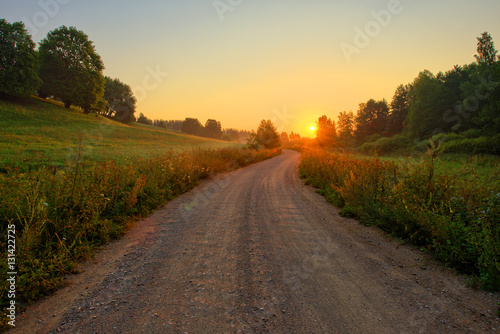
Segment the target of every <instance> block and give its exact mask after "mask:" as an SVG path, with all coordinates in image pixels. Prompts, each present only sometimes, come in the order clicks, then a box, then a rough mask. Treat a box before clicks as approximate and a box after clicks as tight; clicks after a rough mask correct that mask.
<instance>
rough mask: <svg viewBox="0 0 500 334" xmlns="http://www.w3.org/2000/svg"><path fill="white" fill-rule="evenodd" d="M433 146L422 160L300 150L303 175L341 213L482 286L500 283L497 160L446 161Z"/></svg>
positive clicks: (495, 286) (497, 286) (493, 287)
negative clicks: (487, 163) (483, 163)
mask: <svg viewBox="0 0 500 334" xmlns="http://www.w3.org/2000/svg"><path fill="white" fill-rule="evenodd" d="M436 153H437V148H436V147H431V148H430V150H429V152H428V153H427V154H426V155H425V156H424V157H423V159H422V160H421V161H420V162H415V160H409V159H408V160H407V161H382V160H380V159H375V158H373V159H368V158H366V157H357V156H355V155H346V154H336V153H328V152H325V151H321V150H305V151H303V156H302V161H301V163H300V172H301V175H302V176H303V177H304V178H306V181H307V182H308V183H310V184H312V185H314V186H315V187H318V188H319V189H320V190H319V192H320V193H322V194H323V195H324V196H325V197H326V198H327V200H329V201H330V202H332V203H333V204H335V205H337V206H339V207H340V208H341V211H340V212H341V214H342V215H345V216H351V217H356V218H359V219H360V220H361V221H362V222H364V223H367V224H371V225H376V226H379V227H381V228H382V229H384V230H386V231H388V232H390V233H393V234H394V235H396V236H398V237H401V238H404V239H406V240H407V241H409V242H411V243H413V244H415V245H418V246H420V247H421V248H423V249H425V250H427V251H429V252H430V253H432V254H433V255H434V256H435V257H436V258H438V259H439V260H441V261H443V262H445V263H446V264H448V265H450V266H452V267H454V268H456V269H458V270H459V271H461V272H464V273H467V274H470V275H473V276H475V277H476V278H477V280H476V281H477V282H479V283H480V284H481V286H482V287H483V288H485V289H491V290H499V289H500V178H499V175H500V165H498V164H496V165H494V166H491V168H490V169H488V171H486V170H485V169H483V170H482V174H481V175H479V174H478V173H477V169H476V168H475V167H476V166H474V164H473V163H467V164H463V165H462V166H460V167H457V168H455V169H449V168H444V167H443V163H442V161H441V160H440V159H437V158H436V155H437V154H436Z"/></svg>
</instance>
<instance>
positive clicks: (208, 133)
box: [204, 119, 222, 139]
mask: <svg viewBox="0 0 500 334" xmlns="http://www.w3.org/2000/svg"><path fill="white" fill-rule="evenodd" d="M204 135H205V137H208V138H214V139H221V137H222V125H221V124H220V122H218V121H216V120H215V119H209V120H207V122H206V123H205V129H204Z"/></svg>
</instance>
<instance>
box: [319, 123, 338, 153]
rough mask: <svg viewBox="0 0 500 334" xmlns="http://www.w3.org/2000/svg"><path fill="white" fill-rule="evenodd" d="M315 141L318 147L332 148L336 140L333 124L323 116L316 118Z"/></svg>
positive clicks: (335, 130)
mask: <svg viewBox="0 0 500 334" xmlns="http://www.w3.org/2000/svg"><path fill="white" fill-rule="evenodd" d="M316 139H317V140H318V143H319V145H320V146H323V147H328V146H332V145H333V144H334V143H335V141H336V139H337V129H336V127H335V122H334V121H332V120H331V119H330V118H329V117H326V116H325V115H323V116H321V117H320V118H318V121H317V122H316Z"/></svg>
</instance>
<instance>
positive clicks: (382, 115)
mask: <svg viewBox="0 0 500 334" xmlns="http://www.w3.org/2000/svg"><path fill="white" fill-rule="evenodd" d="M388 118H389V105H388V104H387V101H386V100H381V101H375V100H374V99H370V100H368V102H366V103H361V104H360V105H359V109H358V113H357V115H356V130H355V136H356V139H357V140H358V141H359V142H364V141H366V140H367V139H368V137H370V136H371V135H374V134H384V133H385V130H386V128H387V121H388Z"/></svg>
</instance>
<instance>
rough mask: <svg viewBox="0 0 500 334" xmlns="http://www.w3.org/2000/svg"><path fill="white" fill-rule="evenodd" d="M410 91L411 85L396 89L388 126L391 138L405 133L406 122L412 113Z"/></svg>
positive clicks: (400, 86)
mask: <svg viewBox="0 0 500 334" xmlns="http://www.w3.org/2000/svg"><path fill="white" fill-rule="evenodd" d="M410 90H411V85H399V86H398V87H397V88H396V92H395V93H394V97H393V98H392V102H391V109H390V115H389V119H388V124H387V134H388V135H389V136H393V135H395V134H398V133H401V132H402V131H403V127H404V121H405V119H406V117H407V116H408V113H409V112H410Z"/></svg>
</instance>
